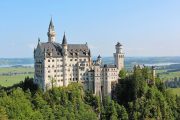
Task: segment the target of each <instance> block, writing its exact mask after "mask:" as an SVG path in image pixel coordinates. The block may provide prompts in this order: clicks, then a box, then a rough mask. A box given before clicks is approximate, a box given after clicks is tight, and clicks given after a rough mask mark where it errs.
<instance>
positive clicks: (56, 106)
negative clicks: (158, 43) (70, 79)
mask: <svg viewBox="0 0 180 120" xmlns="http://www.w3.org/2000/svg"><path fill="white" fill-rule="evenodd" d="M119 76H120V79H119V82H118V83H117V84H116V85H115V86H114V87H113V91H112V97H108V96H103V98H102V99H101V98H100V97H98V96H95V95H93V92H92V91H84V89H83V86H82V85H81V84H80V83H72V84H70V85H69V86H68V87H54V88H53V89H51V90H48V91H46V92H42V91H41V90H40V89H39V88H38V86H37V85H34V84H33V79H32V78H29V77H27V78H26V79H25V80H24V82H20V83H19V84H15V85H13V86H11V87H0V120H8V119H14V120H99V119H100V120H179V119H180V97H179V96H175V95H173V94H171V93H170V92H169V91H167V90H166V87H165V84H164V83H163V82H162V80H160V79H159V78H155V79H154V78H153V76H152V73H151V70H150V69H149V68H148V67H144V68H140V67H135V68H134V71H133V73H131V74H128V73H127V72H126V71H125V70H121V71H120V73H119Z"/></svg>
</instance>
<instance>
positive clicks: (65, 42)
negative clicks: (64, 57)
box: [62, 32, 67, 45]
mask: <svg viewBox="0 0 180 120" xmlns="http://www.w3.org/2000/svg"><path fill="white" fill-rule="evenodd" d="M62 44H63V45H65V44H67V40H66V34H65V32H64V36H63V40H62Z"/></svg>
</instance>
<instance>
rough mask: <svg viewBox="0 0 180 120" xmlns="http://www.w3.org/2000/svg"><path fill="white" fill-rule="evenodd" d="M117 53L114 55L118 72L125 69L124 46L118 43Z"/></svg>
mask: <svg viewBox="0 0 180 120" xmlns="http://www.w3.org/2000/svg"><path fill="white" fill-rule="evenodd" d="M115 47H116V53H114V62H115V65H116V66H117V69H118V71H120V70H122V69H123V68H124V53H123V50H122V45H121V44H120V43H119V42H118V43H117V44H116V46H115Z"/></svg>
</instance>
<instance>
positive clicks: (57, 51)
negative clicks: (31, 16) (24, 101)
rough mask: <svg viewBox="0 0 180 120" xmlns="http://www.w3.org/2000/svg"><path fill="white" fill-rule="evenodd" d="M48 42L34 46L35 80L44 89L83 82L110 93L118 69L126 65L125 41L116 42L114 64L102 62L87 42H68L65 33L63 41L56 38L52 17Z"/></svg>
mask: <svg viewBox="0 0 180 120" xmlns="http://www.w3.org/2000/svg"><path fill="white" fill-rule="evenodd" d="M47 35H48V42H40V39H38V45H37V48H35V49H34V67H35V75H34V83H36V84H38V85H39V87H40V88H42V90H43V91H46V90H47V89H51V88H52V87H53V86H56V87H58V86H68V84H70V83H72V82H78V83H81V84H82V85H83V86H84V89H85V90H90V91H93V93H94V94H95V95H103V96H107V95H108V96H111V91H112V87H113V86H114V85H115V84H116V83H117V82H118V79H119V71H120V70H121V69H123V68H124V53H123V51H122V45H121V44H120V43H119V42H118V43H117V44H116V45H115V48H116V52H115V53H114V64H113V65H107V64H105V65H103V64H102V58H101V56H100V55H99V56H98V57H97V60H95V61H93V60H92V58H91V52H90V49H89V48H88V45H87V43H86V44H67V39H66V35H65V34H64V36H63V39H62V44H60V43H58V42H56V39H55V36H56V33H55V29H54V25H53V22H52V19H51V21H50V24H49V29H48V33H47Z"/></svg>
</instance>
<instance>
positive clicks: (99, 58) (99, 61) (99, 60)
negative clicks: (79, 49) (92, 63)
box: [97, 55, 102, 65]
mask: <svg viewBox="0 0 180 120" xmlns="http://www.w3.org/2000/svg"><path fill="white" fill-rule="evenodd" d="M97 63H98V64H99V65H101V64H102V58H101V56H100V55H99V56H98V57H97Z"/></svg>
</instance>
